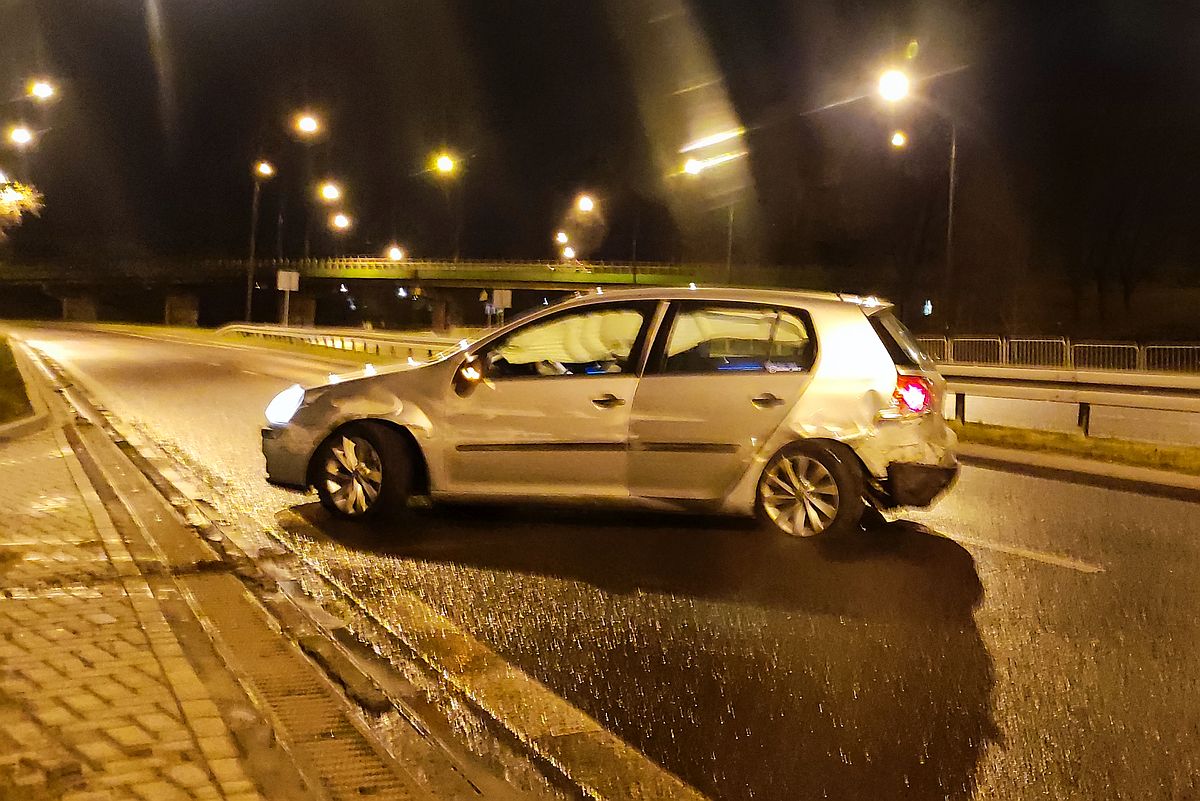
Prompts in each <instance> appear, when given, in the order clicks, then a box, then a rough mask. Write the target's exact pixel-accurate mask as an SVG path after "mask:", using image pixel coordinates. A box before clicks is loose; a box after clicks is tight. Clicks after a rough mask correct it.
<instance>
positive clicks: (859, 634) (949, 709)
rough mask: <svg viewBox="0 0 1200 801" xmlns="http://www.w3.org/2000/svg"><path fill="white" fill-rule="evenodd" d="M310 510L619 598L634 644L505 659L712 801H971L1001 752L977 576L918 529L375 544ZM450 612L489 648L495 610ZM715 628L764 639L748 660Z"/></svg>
mask: <svg viewBox="0 0 1200 801" xmlns="http://www.w3.org/2000/svg"><path fill="white" fill-rule="evenodd" d="M296 511H298V512H299V513H300V514H301V515H302V516H303V517H304V518H305V519H307V520H308V521H309V523H310V524H311V526H312V527H313V529H315V530H316V531H319V532H320V533H321V535H322V536H324V537H326V538H328V540H329V542H330V543H336V544H338V545H340V546H342V547H345V548H349V549H353V550H355V551H358V552H361V553H367V554H372V555H375V556H380V557H390V558H397V559H404V560H416V561H418V562H423V563H428V564H443V565H452V566H458V567H473V568H478V569H481V570H486V571H489V572H496V571H499V572H504V573H517V574H525V575H531V576H540V577H547V578H551V579H556V580H565V581H569V582H575V583H582V584H585V585H589V586H591V587H593V588H595V589H596V590H597V591H599V592H600V593H602V594H603V595H604V596H606V597H609V598H614V599H615V598H620V599H621V601H620V604H621V606H622V610H623V614H624V615H625V620H624V621H623V623H624V625H623V626H621V628H622V629H623V631H622V634H621V636H609V635H611V632H604V631H600V632H596V634H597V635H598V636H595V637H588V636H586V635H584V636H580V632H579V631H578V629H576V630H574V631H573V632H572V634H571V635H570V636H569V641H566V642H563V641H557V642H556V641H555V637H556V635H557V632H556V630H555V629H554V628H553V627H548V628H539V629H536V630H535V631H534V633H533V636H530V637H528V638H524V639H521V640H510V641H507V642H505V643H504V644H503V645H501V646H500V647H501V649H502V651H503V653H504V655H505V656H506V657H507V658H509V659H510V660H511V661H512V662H513V663H514V664H516V665H518V666H519V667H521V668H522V669H523V670H525V671H526V672H527V673H529V674H530V675H532V676H534V677H536V678H538V679H539V680H541V681H542V682H544V683H545V684H547V685H548V686H550V687H551V688H552V689H554V690H555V691H556V692H558V693H559V694H561V695H562V696H563V697H565V698H567V699H568V700H570V701H572V702H573V703H575V704H576V705H578V706H579V707H581V708H582V709H584V710H585V711H586V712H588V713H589V714H591V715H592V716H593V717H595V718H597V719H599V720H601V721H604V722H605V723H606V725H608V726H609V727H611V728H612V729H613V730H614V731H615V732H616V733H617V734H618V735H620V736H621V737H623V738H625V739H626V740H628V741H629V742H631V743H633V744H634V745H636V746H637V747H639V748H640V749H642V750H643V751H644V752H645V753H646V754H647V755H648V756H649V757H651V758H652V759H654V760H655V761H658V762H659V763H660V764H662V765H664V766H665V767H667V768H668V769H670V770H672V771H674V772H676V773H677V774H678V775H680V776H681V777H682V778H684V779H685V780H687V781H688V782H690V783H691V784H693V785H694V786H696V787H697V788H698V789H700V790H701V791H703V792H705V793H708V794H710V795H712V796H713V797H715V798H721V799H752V798H769V799H780V798H865V797H880V798H913V799H926V798H928V799H934V798H936V799H942V798H960V797H963V798H965V797H969V796H970V793H971V791H972V789H973V777H974V772H975V765H976V762H977V759H978V756H979V752H980V750H981V749H982V747H983V746H984V744H985V743H986V742H987V741H988V740H989V739H990V738H993V737H994V736H995V726H994V724H993V722H992V716H991V709H990V705H989V703H990V702H989V699H990V694H991V688H992V683H993V672H992V665H991V660H990V659H989V657H988V654H987V651H986V649H985V647H984V645H983V642H982V640H981V638H980V635H979V632H978V630H977V629H976V627H975V624H974V619H973V610H974V609H975V607H976V606H977V605H978V604H979V602H980V600H981V598H982V593H983V590H982V585H981V583H980V580H979V577H978V575H977V574H976V571H975V563H974V560H973V558H972V557H971V555H970V554H969V553H968V552H967V551H966V550H965V549H964V548H963V547H962V546H960V545H958V544H957V543H955V542H953V541H952V540H949V539H946V538H944V537H941V536H938V535H936V534H935V533H933V532H931V531H929V530H927V529H924V528H923V527H921V526H919V525H917V524H915V523H910V522H903V521H902V522H896V523H891V524H887V525H886V526H882V527H879V528H875V529H871V530H869V531H866V532H864V533H863V534H861V535H859V536H854V537H847V538H843V539H838V540H821V539H818V540H798V539H788V538H783V537H778V536H772V535H768V534H765V533H763V532H762V531H760V530H759V529H758V528H756V527H755V526H754V525H753V524H749V523H743V522H742V521H737V520H729V519H722V518H685V517H678V516H667V515H653V514H645V513H632V512H613V511H593V510H578V509H575V510H552V511H547V510H545V509H512V508H497V507H478V506H472V507H457V508H455V507H450V508H445V509H438V510H434V511H427V512H422V513H414V514H411V515H410V516H408V517H407V518H405V519H402V520H397V521H385V522H380V523H375V524H372V525H370V526H363V525H360V524H357V523H348V522H345V521H340V520H336V519H332V518H330V517H329V516H328V515H327V514H326V513H325V511H324V510H323V509H321V508H320V507H319V506H317V505H315V504H309V505H305V506H302V507H299V508H297V509H296ZM313 529H309V531H310V532H311V531H312V530H313ZM380 589H382V588H380ZM429 600H431V601H435V602H436V600H437V599H429ZM442 600H443V603H437V604H436V605H437V608H439V609H440V610H441V611H442V612H443V613H445V614H447V615H448V616H450V617H451V618H452V619H455V620H456V622H458V623H460V625H463V626H464V627H466V628H467V629H468V630H473V631H474V633H475V634H476V635H477V636H481V637H483V638H489V639H490V635H491V632H490V631H488V628H487V627H486V626H480V625H478V621H479V617H480V614H479V611H480V610H478V609H474V608H455V606H454V605H453V604H447V603H444V600H445V599H442ZM664 600H667V602H668V603H669V604H670V605H672V606H679V605H684V606H693V607H694V606H695V605H697V604H699V605H701V606H702V607H703V608H702V609H701V608H694V609H693V610H692V611H693V613H695V612H701V614H699V615H697V616H696V619H695V625H694V626H693V625H689V624H688V621H686V620H685V621H684V623H683V625H682V626H678V627H677V626H674V625H672V624H671V623H670V622H669V618H668V619H667V620H664V619H663V618H662V617H660V616H659V614H658V613H659V612H660V611H661V610H660V609H659V608H658V607H660V606H661V604H662V603H663V601H664ZM540 603H541V605H542V608H543V611H544V609H545V607H546V606H559V607H560V608H558V609H555V610H553V611H551V612H548V613H547V614H549V615H551V616H554V617H561V616H563V615H567V616H572V615H575V614H577V610H574V609H572V608H571V604H570V603H567V604H566V605H563V600H562V599H561V598H552V597H544V598H542V599H541V601H540ZM714 615H715V616H717V617H718V618H720V617H724V618H726V620H725V621H724V622H725V623H726V625H729V626H733V627H735V628H742V627H744V626H747V625H753V626H754V627H755V628H756V629H757V630H756V631H753V633H752V636H751V637H749V638H746V639H743V640H742V643H741V645H740V646H736V647H739V651H733V652H731V651H730V650H727V648H728V646H726V645H725V644H723V643H722V640H723V639H725V637H727V636H728V635H727V634H725V635H723V634H722V632H720V631H719V630H718V629H716V628H714V627H712V626H711V623H712V622H713V620H712V616H714ZM747 644H748V645H750V647H745V646H746V645H747ZM599 666H603V669H602V671H597V670H596V668H598V667H599ZM596 672H600V673H602V674H603V675H604V677H605V678H604V682H603V691H602V692H599V693H597V692H595V690H594V676H595V674H596ZM585 676H587V677H591V678H589V679H588V680H586V681H584V680H582V679H583V678H584V677H585Z"/></svg>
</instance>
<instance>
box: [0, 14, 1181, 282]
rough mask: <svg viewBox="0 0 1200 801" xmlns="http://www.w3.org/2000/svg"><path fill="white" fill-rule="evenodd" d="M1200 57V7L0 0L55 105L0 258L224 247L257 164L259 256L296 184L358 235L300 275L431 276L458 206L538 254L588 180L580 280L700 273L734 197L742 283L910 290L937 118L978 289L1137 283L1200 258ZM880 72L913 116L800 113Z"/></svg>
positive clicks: (292, 202) (877, 109) (937, 196)
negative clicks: (313, 131)
mask: <svg viewBox="0 0 1200 801" xmlns="http://www.w3.org/2000/svg"><path fill="white" fill-rule="evenodd" d="M914 39H915V40H916V41H917V43H918V46H919V52H918V54H917V56H916V58H915V59H912V60H906V59H905V48H906V46H907V45H908V43H909V42H910V41H911V40H914ZM1198 45H1200V12H1198V11H1196V10H1195V9H1194V8H1192V9H1188V8H1187V7H1186V6H1185V5H1184V4H1179V5H1178V6H1171V7H1168V6H1167V5H1166V4H1162V5H1161V6H1160V5H1157V4H1152V3H1145V2H1123V1H1121V0H1109V2H1093V3H1079V4H1066V3H1061V2H1021V3H987V2H957V3H955V2H936V1H932V2H870V1H869V0H859V1H858V2H849V1H848V0H847V1H846V2H833V1H832V0H815V1H814V2H803V3H800V2H783V1H782V0H755V2H753V3H748V2H744V0H692V2H686V0H682V1H680V0H602V1H599V0H598V1H597V2H569V3H566V2H548V1H547V0H541V1H540V2H531V1H525V2H507V3H498V2H495V1H494V0H488V1H486V2H484V1H479V2H466V0H412V1H411V2H384V1H383V0H351V1H350V2H346V1H345V0H342V2H337V3H334V2H323V1H322V0H287V1H286V2H285V0H206V1H205V2H191V1H190V0H189V1H188V2H184V0H37V2H22V1H21V0H0V79H3V80H5V81H7V83H8V84H10V85H11V86H12V91H13V93H14V94H16V93H19V91H20V86H21V81H22V79H23V77H24V76H26V75H28V74H30V73H34V72H44V73H47V74H49V75H52V76H54V77H55V78H57V79H58V80H59V81H61V83H62V84H63V99H62V100H61V101H60V102H58V103H56V104H55V105H53V106H52V107H49V108H46V109H31V108H27V107H26V106H22V105H21V104H19V103H16V104H9V105H8V106H6V107H4V108H3V109H0V119H2V120H3V121H5V122H8V121H11V120H13V119H15V118H16V117H19V116H24V117H26V118H27V119H29V120H31V121H33V122H35V123H36V124H37V125H38V127H42V128H45V129H46V130H45V132H44V134H43V136H42V137H41V139H40V141H39V146H38V148H37V150H36V151H35V152H34V153H32V154H31V155H30V157H29V158H27V159H26V161H25V163H24V164H22V163H20V162H19V160H18V159H17V158H16V157H15V156H14V155H13V153H12V152H11V151H0V164H3V166H4V167H6V168H7V169H8V170H9V171H12V172H16V173H20V172H22V171H23V170H24V171H26V172H27V176H28V177H31V178H32V180H33V181H34V183H36V184H38V185H39V186H40V187H41V188H42V189H43V191H44V193H45V195H46V199H47V208H46V211H45V213H44V215H43V218H42V219H41V220H39V221H36V222H33V223H30V224H27V225H26V226H24V227H23V229H21V230H18V232H17V233H16V234H15V235H14V236H13V238H12V239H13V241H12V243H11V244H10V248H11V253H12V254H15V256H17V257H20V258H42V257H50V258H59V259H62V258H72V257H81V256H93V255H96V254H105V255H205V256H222V257H240V256H243V255H244V254H245V252H246V249H247V236H248V228H249V206H250V188H251V179H250V172H249V171H250V165H251V163H252V161H253V160H254V159H255V158H256V157H257V156H259V155H263V156H266V157H268V158H271V159H272V160H273V161H275V162H276V163H277V166H278V167H279V170H280V173H281V174H280V177H279V178H278V179H277V180H275V181H273V182H271V183H270V184H268V185H267V186H266V187H265V189H264V193H263V223H262V230H261V237H260V241H259V250H260V253H262V254H264V255H273V254H274V253H275V251H276V247H277V245H276V241H277V229H276V221H277V217H278V213H279V210H280V206H281V204H282V205H283V216H284V237H283V239H284V242H283V246H284V254H285V255H288V256H296V255H299V252H300V249H301V247H302V245H301V243H302V240H303V227H304V226H303V221H302V220H303V209H302V204H303V202H304V194H303V191H302V190H303V185H304V177H305V174H306V171H307V170H311V175H312V176H313V177H314V178H319V177H325V176H332V177H336V178H338V179H340V180H342V181H343V182H344V184H345V186H346V188H347V189H348V192H349V196H348V203H347V204H346V208H347V210H348V211H349V212H350V213H351V214H353V215H354V217H355V219H356V221H357V222H356V226H355V229H354V230H353V232H352V233H351V234H350V235H348V236H347V237H345V238H344V240H342V241H340V242H338V241H335V240H334V239H333V238H332V237H331V236H329V235H328V233H327V232H326V228H325V226H324V216H325V214H326V212H324V211H322V212H321V216H320V217H317V218H314V222H313V225H312V231H313V234H312V242H313V250H314V252H315V253H316V254H319V255H329V254H333V253H338V252H340V253H344V254H369V255H378V254H379V253H381V252H382V250H383V248H384V247H385V246H386V245H387V244H388V243H389V242H390V241H392V240H393V239H394V240H396V241H399V242H401V243H402V244H404V245H405V246H406V247H407V248H408V249H409V250H410V251H411V252H412V254H413V255H414V256H416V257H444V256H447V255H448V254H449V253H450V250H451V247H452V244H451V242H452V235H451V233H450V232H451V231H452V229H453V220H454V216H455V214H456V213H457V212H456V208H457V204H461V210H462V215H463V222H464V226H463V236H462V253H463V256H464V257H470V258H528V257H538V258H551V257H553V256H554V254H555V249H554V246H553V243H552V242H551V235H552V234H553V232H554V230H555V229H556V228H557V227H558V226H559V225H560V224H571V220H570V219H568V218H567V217H566V216H565V215H566V214H567V211H568V209H569V207H570V204H571V200H572V198H573V197H574V195H575V193H576V192H578V191H581V190H586V191H590V192H593V193H595V194H596V196H597V197H598V198H599V199H600V200H601V204H602V211H603V222H602V224H600V225H598V226H595V227H593V228H591V229H589V230H587V231H584V230H582V229H580V232H579V234H580V236H581V237H583V238H584V239H585V242H584V245H585V248H584V250H585V252H584V254H583V255H585V256H587V257H589V258H598V259H612V260H625V259H629V258H630V257H631V256H632V255H633V249H634V247H636V252H637V257H638V258H639V259H642V260H662V261H680V260H682V261H687V260H702V261H720V260H722V259H723V257H724V236H725V225H726V221H727V213H726V209H727V207H728V206H730V205H733V207H734V209H735V212H736V214H737V217H736V219H737V226H736V237H737V238H736V246H735V253H736V256H735V258H736V259H737V260H739V261H745V262H753V261H758V262H765V263H780V264H795V265H804V264H821V265H825V266H829V267H833V268H840V267H844V268H846V269H880V270H892V271H895V270H901V271H903V270H912V271H914V272H920V271H927V272H928V271H931V270H936V269H937V265H938V263H939V261H940V259H941V258H942V253H943V248H944V241H945V235H944V230H945V214H946V210H945V204H946V198H945V195H946V183H947V180H946V179H947V163H948V158H947V154H948V149H949V128H950V120H954V121H955V124H956V125H957V127H958V131H959V145H960V159H961V161H960V168H961V179H960V184H959V193H960V195H959V199H960V205H959V207H958V209H957V215H958V219H957V220H956V224H957V226H958V234H957V238H956V251H957V253H958V254H959V258H960V260H961V261H962V262H963V263H964V264H967V265H970V269H974V270H976V271H977V278H979V279H981V280H987V276H994V275H998V274H1004V273H1005V272H1006V271H1012V270H1016V271H1020V272H1023V273H1035V274H1042V273H1045V274H1054V275H1065V276H1076V277H1079V276H1083V277H1097V276H1105V277H1107V278H1108V279H1111V280H1112V281H1115V282H1116V283H1117V284H1118V285H1120V284H1121V283H1122V282H1124V283H1126V284H1132V283H1135V282H1137V281H1141V280H1145V279H1146V277H1147V276H1161V275H1175V274H1177V273H1181V272H1182V273H1187V271H1188V270H1189V269H1191V265H1192V264H1193V263H1195V262H1196V258H1195V257H1196V255H1197V253H1196V251H1197V249H1198V248H1197V245H1198V244H1200V243H1198V242H1197V238H1196V236H1195V234H1194V233H1193V231H1195V230H1196V224H1195V222H1194V220H1193V218H1194V217H1195V216H1196V208H1197V204H1196V201H1195V199H1194V198H1195V196H1196V186H1197V185H1198V180H1200V144H1198V143H1200V112H1198V111H1197V108H1198V107H1200V104H1198V102H1197V101H1198V98H1200V63H1198V62H1200V57H1198V56H1197V54H1198V53H1200V46H1198ZM892 64H899V65H903V66H904V67H905V68H906V69H907V70H908V71H910V72H911V73H912V74H913V75H914V76H916V77H917V78H918V82H917V85H916V95H917V96H916V97H914V98H912V99H911V100H910V101H909V102H906V103H904V104H903V106H902V107H898V108H897V109H888V108H885V107H884V105H883V104H882V103H880V102H879V101H878V100H877V99H875V98H874V97H873V96H872V97H868V98H866V99H864V100H861V101H858V102H854V103H850V104H847V105H842V106H837V107H835V108H831V109H827V110H824V111H819V112H815V113H810V112H813V110H814V109H817V108H819V107H822V106H825V105H826V104H829V103H832V102H835V101H839V100H842V99H846V98H850V97H855V96H858V95H863V94H868V95H869V94H871V93H872V92H873V89H874V84H875V81H876V78H877V76H878V74H879V71H880V70H881V69H882V68H883V67H886V66H889V65H892ZM963 67H965V69H961V70H960V71H955V70H956V69H957V68H963ZM931 76H932V77H931ZM938 76H940V77H938ZM306 105H308V106H311V107H312V108H315V109H318V110H320V111H321V112H322V113H323V114H324V115H325V118H326V120H327V122H328V127H329V134H328V136H327V137H326V138H325V139H324V140H323V141H322V142H320V143H318V144H315V145H313V146H312V147H311V149H310V150H309V152H308V154H307V157H306V155H305V149H304V147H303V146H301V145H298V144H297V143H296V142H295V141H294V140H293V139H292V138H291V137H290V136H289V135H288V129H287V123H288V115H289V114H290V113H291V112H292V111H293V110H295V109H298V108H301V107H303V106H306ZM738 125H740V126H744V127H745V128H746V129H747V133H746V135H745V137H744V138H743V139H741V140H736V141H733V142H732V143H728V144H727V145H725V146H719V147H717V148H715V149H714V150H711V151H709V152H707V153H706V154H705V155H714V154H717V153H718V152H719V151H721V150H722V149H723V148H724V149H725V150H729V149H730V148H732V149H733V150H744V151H746V153H747V154H748V155H747V156H746V157H745V158H741V159H737V160H735V161H734V162H731V163H730V164H729V165H727V166H723V167H721V168H718V169H714V170H712V172H711V174H709V173H706V174H705V175H703V176H702V177H701V178H700V179H696V178H693V177H691V176H680V175H678V174H677V173H678V171H679V168H680V165H681V164H682V161H683V159H684V156H683V155H681V154H680V153H679V149H680V148H681V147H682V146H683V145H685V144H686V143H687V142H689V141H691V140H692V139H695V138H697V137H700V136H704V135H706V134H708V133H712V132H713V131H716V130H722V129H724V128H728V127H731V126H738ZM895 127H900V128H903V129H904V130H905V131H906V132H908V133H909V135H910V138H911V144H910V146H909V147H908V148H907V149H905V150H904V151H893V149H892V148H890V147H889V146H888V144H887V137H888V136H889V135H890V131H891V130H892V129H893V128H895ZM443 146H445V147H449V148H451V149H452V150H454V151H455V152H456V153H458V154H460V155H462V156H464V157H466V159H467V161H466V169H465V171H464V172H463V174H462V175H461V176H460V177H459V178H458V179H457V180H456V181H455V182H454V183H453V184H452V188H451V189H450V191H448V192H447V191H443V187H442V186H441V185H439V184H438V182H437V181H436V180H434V179H433V178H432V177H431V175H430V174H429V173H428V172H427V171H426V167H427V163H426V162H427V158H428V156H429V154H430V153H432V152H433V151H435V150H437V149H438V148H440V147H443ZM306 158H308V159H310V160H311V161H310V167H306V163H305V162H306ZM635 240H636V245H635Z"/></svg>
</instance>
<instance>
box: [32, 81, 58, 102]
mask: <svg viewBox="0 0 1200 801" xmlns="http://www.w3.org/2000/svg"><path fill="white" fill-rule="evenodd" d="M55 91H56V90H55V88H54V84H52V83H50V82H49V81H46V80H37V81H33V82H31V83H30V84H29V96H30V97H32V98H34V99H35V100H40V101H46V100H49V99H50V98H52V97H54V94H55Z"/></svg>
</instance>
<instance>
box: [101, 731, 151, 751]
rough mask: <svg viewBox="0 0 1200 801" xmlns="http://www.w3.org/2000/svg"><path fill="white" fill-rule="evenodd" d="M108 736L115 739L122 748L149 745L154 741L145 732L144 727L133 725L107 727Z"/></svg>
mask: <svg viewBox="0 0 1200 801" xmlns="http://www.w3.org/2000/svg"><path fill="white" fill-rule="evenodd" d="M108 736H109V737H111V738H113V739H114V740H116V741H117V743H118V744H120V745H121V746H122V747H123V748H135V747H137V746H149V745H150V744H151V743H153V742H154V738H153V737H151V736H150V735H149V734H147V733H146V730H145V729H143V728H142V727H141V726H134V725H130V726H118V727H117V728H115V729H108Z"/></svg>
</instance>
